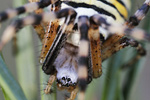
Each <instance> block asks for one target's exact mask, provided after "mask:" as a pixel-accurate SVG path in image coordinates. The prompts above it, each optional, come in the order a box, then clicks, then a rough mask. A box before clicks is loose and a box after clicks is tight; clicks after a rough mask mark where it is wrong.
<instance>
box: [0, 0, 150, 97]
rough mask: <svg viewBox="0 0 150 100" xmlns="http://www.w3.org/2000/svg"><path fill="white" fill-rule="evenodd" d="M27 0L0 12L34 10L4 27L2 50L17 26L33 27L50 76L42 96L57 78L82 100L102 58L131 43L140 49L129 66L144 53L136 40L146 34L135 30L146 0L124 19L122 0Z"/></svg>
mask: <svg viewBox="0 0 150 100" xmlns="http://www.w3.org/2000/svg"><path fill="white" fill-rule="evenodd" d="M29 1H30V2H32V3H29V4H26V5H24V6H22V7H18V8H16V9H10V10H6V11H4V12H2V13H0V22H2V21H4V20H6V19H8V18H12V17H14V16H17V15H19V14H22V13H25V12H33V11H34V12H35V14H34V15H29V16H27V17H25V18H21V19H18V20H16V21H14V22H12V23H11V24H10V25H9V26H8V27H7V28H6V30H5V31H4V33H3V36H2V37H1V42H0V50H1V49H2V48H3V46H4V45H5V44H6V43H7V42H8V41H9V40H10V39H11V38H12V37H13V36H14V34H15V33H16V32H17V31H18V30H19V29H21V28H22V27H24V26H26V25H33V27H34V28H35V30H36V32H37V34H38V36H39V38H40V40H41V41H42V42H43V47H42V51H41V56H40V63H41V64H42V70H43V71H44V73H46V74H48V75H50V78H49V80H48V84H47V87H46V88H45V90H44V92H45V93H46V94H48V93H50V89H51V86H52V84H53V83H54V81H55V80H56V81H57V87H58V88H59V89H65V90H68V91H69V92H71V95H70V97H69V98H68V100H74V99H75V98H76V94H77V92H78V91H80V92H79V96H78V97H79V100H84V98H85V97H84V93H85V91H86V87H87V85H88V84H89V83H90V82H91V81H92V79H93V78H98V77H100V76H101V74H102V62H103V61H104V60H105V59H107V58H109V57H110V56H111V55H113V54H114V53H116V52H117V51H119V50H121V49H123V48H125V47H127V46H129V45H130V46H131V47H134V48H136V50H137V51H138V55H137V56H136V57H135V58H133V59H132V60H131V62H129V64H130V63H133V62H134V61H136V60H138V59H139V58H141V57H142V56H144V55H145V54H146V51H145V49H144V48H143V47H142V46H141V44H140V43H139V42H137V41H136V40H148V41H149V40H150V36H149V34H148V33H146V32H144V31H143V30H141V29H133V28H134V27H135V26H137V25H138V24H139V22H140V21H141V20H142V19H143V18H144V17H145V15H146V13H147V12H148V10H149V6H150V0H145V2H144V3H143V5H142V6H141V7H140V9H139V10H137V11H136V13H135V14H134V15H133V16H131V17H130V18H129V20H127V21H126V19H127V9H126V7H125V2H123V1H121V0H117V1H116V0H106V1H105V0H92V1H90V0H41V1H39V2H33V1H32V0H29ZM49 5H50V6H49ZM47 6H49V7H48V9H49V10H50V11H49V12H43V10H42V8H44V7H47ZM112 12H113V13H112ZM118 27H119V28H118ZM125 36H131V37H132V38H127V37H125ZM69 37H70V38H69Z"/></svg>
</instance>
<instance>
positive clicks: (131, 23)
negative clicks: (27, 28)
mask: <svg viewBox="0 0 150 100" xmlns="http://www.w3.org/2000/svg"><path fill="white" fill-rule="evenodd" d="M149 8H150V0H145V2H144V3H143V5H142V6H141V7H140V8H139V9H138V10H137V11H136V12H135V14H134V15H133V16H131V17H130V18H129V20H128V21H127V22H126V25H127V26H128V27H130V28H133V27H135V26H137V25H138V24H139V23H140V21H141V20H142V19H144V17H145V16H146V14H147V12H148V10H149Z"/></svg>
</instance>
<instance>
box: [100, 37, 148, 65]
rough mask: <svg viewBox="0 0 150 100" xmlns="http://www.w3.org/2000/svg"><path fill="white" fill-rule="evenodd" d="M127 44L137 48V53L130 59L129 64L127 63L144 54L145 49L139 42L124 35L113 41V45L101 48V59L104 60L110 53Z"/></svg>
mask: <svg viewBox="0 0 150 100" xmlns="http://www.w3.org/2000/svg"><path fill="white" fill-rule="evenodd" d="M129 45H130V46H131V47H134V48H135V49H136V50H137V52H138V55H137V56H135V57H134V58H132V60H130V62H129V64H127V65H131V64H132V63H134V62H136V61H137V60H138V59H140V58H141V57H142V56H145V54H146V51H145V49H144V48H143V47H142V46H141V44H139V43H138V42H137V41H135V40H133V39H129V38H126V37H125V38H122V39H121V40H119V41H118V42H116V43H114V44H113V45H110V46H107V47H104V48H102V61H104V60H105V59H107V58H109V57H110V56H111V55H113V54H115V53H116V52H118V51H119V50H122V49H123V48H125V47H127V46H129Z"/></svg>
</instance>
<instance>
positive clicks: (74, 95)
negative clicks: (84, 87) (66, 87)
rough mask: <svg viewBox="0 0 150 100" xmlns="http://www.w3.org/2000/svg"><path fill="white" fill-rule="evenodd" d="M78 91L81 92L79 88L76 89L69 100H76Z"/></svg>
mask: <svg viewBox="0 0 150 100" xmlns="http://www.w3.org/2000/svg"><path fill="white" fill-rule="evenodd" d="M78 91H79V89H78V88H75V89H74V90H73V91H72V92H71V94H70V98H68V99H67V100H75V98H76V95H77V93H78Z"/></svg>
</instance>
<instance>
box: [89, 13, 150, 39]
mask: <svg viewBox="0 0 150 100" xmlns="http://www.w3.org/2000/svg"><path fill="white" fill-rule="evenodd" d="M92 19H93V21H94V23H96V24H97V25H100V26H101V27H103V28H105V29H106V30H107V31H108V32H109V33H110V34H117V35H120V36H119V37H123V36H124V35H126V36H131V37H133V38H134V39H136V40H147V41H150V34H149V33H147V32H145V31H143V30H142V29H130V28H128V27H127V26H126V25H121V24H110V23H108V22H107V21H106V19H105V18H103V17H102V16H100V15H98V14H96V15H94V16H92ZM118 39H119V38H118ZM116 41H117V40H116Z"/></svg>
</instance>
